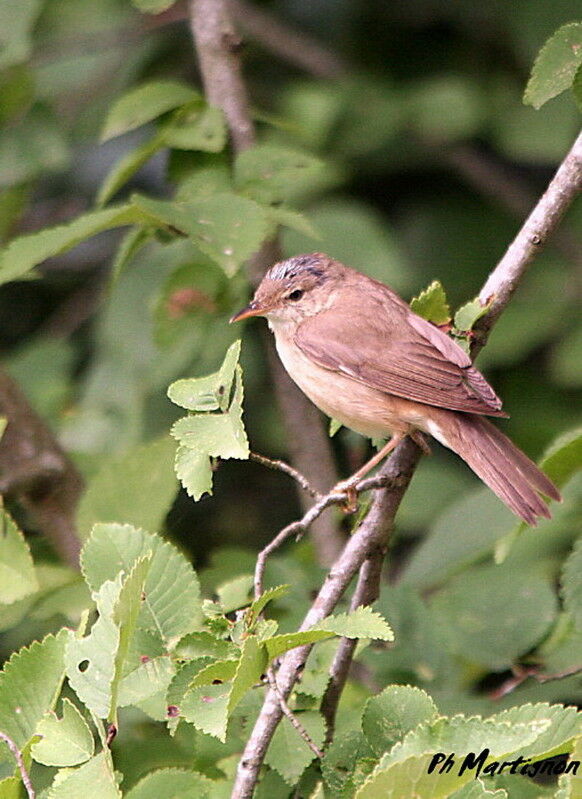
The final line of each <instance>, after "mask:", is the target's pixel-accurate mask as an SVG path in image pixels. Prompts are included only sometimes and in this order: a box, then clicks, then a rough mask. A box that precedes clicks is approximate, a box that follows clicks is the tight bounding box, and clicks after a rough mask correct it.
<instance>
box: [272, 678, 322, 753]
mask: <svg viewBox="0 0 582 799" xmlns="http://www.w3.org/2000/svg"><path fill="white" fill-rule="evenodd" d="M267 679H268V680H269V685H270V686H271V690H272V691H274V692H275V694H276V695H277V698H278V700H279V707H280V708H281V711H282V712H283V715H285V716H287V718H288V719H289V721H290V722H291V724H292V725H293V727H294V728H295V729H296V730H297V732H298V733H299V735H300V736H301V737H302V738H303V740H304V741H305V743H306V744H307V746H308V747H309V748H310V749H311V751H312V752H313V754H314V755H315V757H317V758H319V759H320V760H321V758H322V757H323V752H322V751H321V749H320V748H319V747H318V746H317V744H316V743H315V741H314V740H313V738H312V737H311V735H310V734H309V733H308V732H307V730H306V729H305V727H304V726H303V724H302V723H301V722H300V721H299V719H298V718H297V716H296V715H295V713H293V711H292V710H291V708H290V707H289V705H288V704H287V701H286V699H285V697H284V696H283V695H282V693H281V692H280V691H279V686H278V685H277V678H276V676H275V671H274V669H273V667H272V666H269V668H268V669H267Z"/></svg>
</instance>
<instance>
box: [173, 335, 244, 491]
mask: <svg viewBox="0 0 582 799" xmlns="http://www.w3.org/2000/svg"><path fill="white" fill-rule="evenodd" d="M237 353H238V347H237V346H236V345H233V347H231V348H230V350H229V352H228V353H227V357H226V360H225V367H226V368H225V374H223V375H222V378H221V374H220V372H219V374H218V380H217V381H216V382H215V380H214V378H215V376H214V375H213V376H211V377H212V379H208V380H207V379H203V380H205V382H204V383H203V384H202V386H203V392H206V393H205V394H204V398H203V399H202V400H201V395H200V394H195V395H193V394H190V393H189V388H188V385H187V384H184V383H180V384H179V386H178V388H177V390H176V392H175V393H176V394H177V395H178V396H179V399H181V400H182V401H184V402H191V403H192V404H199V403H200V402H201V401H202V402H203V403H207V404H212V405H213V404H215V402H218V404H219V406H220V405H221V404H223V403H224V400H223V395H222V394H221V391H220V388H221V386H224V385H225V383H226V382H228V380H226V381H225V379H224V377H225V375H226V377H227V378H228V379H230V378H229V375H230V368H231V366H232V359H233V357H236V355H237ZM211 387H212V388H211ZM215 387H216V388H215ZM199 388H200V384H198V385H197V387H196V389H195V390H196V391H198V389H199ZM213 392H215V396H214V397H213ZM226 394H227V392H226V390H225V395H226ZM228 396H230V391H229V392H228ZM242 400H243V384H242V370H241V367H240V366H239V365H238V364H237V365H236V367H235V379H234V393H233V394H232V399H231V400H230V406H229V407H228V409H227V410H225V411H224V412H223V413H198V414H195V415H190V416H185V417H183V418H182V419H179V420H178V421H177V422H176V423H175V424H174V425H173V427H172V429H171V434H172V435H173V436H174V438H176V439H177V441H178V442H179V444H180V447H179V448H178V452H177V453H176V464H175V465H176V473H177V474H178V477H179V479H180V480H181V481H182V485H184V487H185V488H186V490H187V492H188V493H189V494H190V495H191V496H193V497H194V499H195V500H197V499H199V498H200V497H201V496H202V494H203V493H204V492H205V491H208V492H209V493H211V489H212V472H211V468H210V462H209V458H210V457H215V458H216V457H220V458H242V459H245V458H248V456H249V445H248V440H247V436H246V433H245V429H244V425H243V422H242ZM189 453H190V454H189Z"/></svg>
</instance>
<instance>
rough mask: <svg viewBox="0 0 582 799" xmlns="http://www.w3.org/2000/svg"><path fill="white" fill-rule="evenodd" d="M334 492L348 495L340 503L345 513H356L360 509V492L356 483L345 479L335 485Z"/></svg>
mask: <svg viewBox="0 0 582 799" xmlns="http://www.w3.org/2000/svg"><path fill="white" fill-rule="evenodd" d="M333 493H334V494H345V495H346V499H345V502H342V503H341V505H340V508H341V510H342V511H343V512H344V513H346V514H348V513H355V512H356V511H357V510H358V492H357V491H356V484H355V483H353V482H350V481H349V480H344V481H343V482H341V483H338V484H337V485H336V486H335V488H334V489H333Z"/></svg>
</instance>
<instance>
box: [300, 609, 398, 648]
mask: <svg viewBox="0 0 582 799" xmlns="http://www.w3.org/2000/svg"><path fill="white" fill-rule="evenodd" d="M316 629H320V630H329V631H330V632H332V633H335V635H343V636H345V637H346V638H373V639H375V640H380V641H393V640H394V633H393V632H392V630H391V629H390V626H389V625H388V623H387V622H386V620H385V619H383V618H382V616H381V615H380V614H379V613H376V611H374V610H372V608H370V607H368V606H363V607H359V608H357V609H356V610H353V611H352V612H351V613H341V614H339V615H338V616H328V617H327V618H326V619H323V621H321V622H320V623H319V624H318V625H316Z"/></svg>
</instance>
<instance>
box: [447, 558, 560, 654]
mask: <svg viewBox="0 0 582 799" xmlns="http://www.w3.org/2000/svg"><path fill="white" fill-rule="evenodd" d="M432 606H433V608H434V609H435V611H436V612H437V613H438V614H439V615H440V617H441V619H442V621H443V624H447V625H448V627H449V630H450V636H451V643H452V646H453V648H454V650H455V651H456V652H457V653H458V654H460V655H462V656H463V657H464V658H466V659H467V660H468V661H470V662H473V663H479V664H482V665H484V666H487V667H489V668H492V669H496V670H502V669H504V668H510V667H511V665H512V663H514V661H515V660H516V659H517V658H519V657H520V656H522V655H524V654H525V653H526V652H527V651H528V650H530V649H531V648H532V647H534V646H535V645H536V644H537V643H539V641H540V640H541V639H542V638H543V637H544V635H546V634H547V632H548V630H549V628H550V625H551V624H552V622H553V620H554V618H555V615H556V611H557V607H556V596H555V594H554V591H553V590H552V586H551V584H550V582H549V581H548V579H547V578H545V577H542V576H540V575H539V574H536V573H535V572H533V573H532V570H531V569H529V568H522V569H520V568H518V567H516V566H515V564H513V563H509V562H507V563H506V564H504V565H502V566H491V565H488V566H482V567H479V568H474V569H473V570H471V571H467V572H465V573H462V574H460V575H459V576H457V577H455V578H453V579H452V580H451V581H450V582H449V584H448V585H447V587H446V588H445V589H444V590H443V591H442V592H440V593H439V594H437V595H436V596H435V598H434V600H433V605H432Z"/></svg>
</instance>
